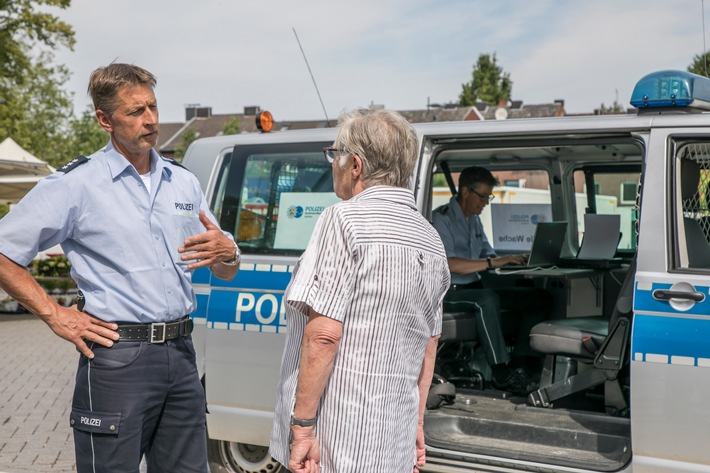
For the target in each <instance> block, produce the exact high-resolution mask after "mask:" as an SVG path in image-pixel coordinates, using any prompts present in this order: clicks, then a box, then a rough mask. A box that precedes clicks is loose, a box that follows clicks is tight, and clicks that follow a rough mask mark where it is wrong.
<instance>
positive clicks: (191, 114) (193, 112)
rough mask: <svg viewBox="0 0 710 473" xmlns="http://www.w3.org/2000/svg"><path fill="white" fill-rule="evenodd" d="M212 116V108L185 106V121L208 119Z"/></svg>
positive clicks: (198, 105) (197, 105) (193, 105)
mask: <svg viewBox="0 0 710 473" xmlns="http://www.w3.org/2000/svg"><path fill="white" fill-rule="evenodd" d="M211 116H212V107H201V106H200V104H189V105H185V121H186V122H189V121H190V120H192V119H193V118H209V117H211Z"/></svg>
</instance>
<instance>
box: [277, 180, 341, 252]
mask: <svg viewBox="0 0 710 473" xmlns="http://www.w3.org/2000/svg"><path fill="white" fill-rule="evenodd" d="M336 202H340V199H339V198H338V197H337V196H336V195H335V192H282V193H281V199H280V202H279V219H278V225H277V226H276V238H275V239H274V248H275V249H280V250H303V249H305V248H306V245H308V240H309V239H310V238H311V233H312V232H313V227H315V225H316V221H318V217H320V214H321V213H323V211H324V210H325V209H326V207H330V206H331V205H333V204H335V203H336Z"/></svg>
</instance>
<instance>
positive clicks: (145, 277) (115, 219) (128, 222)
mask: <svg viewBox="0 0 710 473" xmlns="http://www.w3.org/2000/svg"><path fill="white" fill-rule="evenodd" d="M150 160H151V166H150V180H151V186H150V187H151V191H150V192H148V189H147V188H146V186H145V185H144V184H143V182H142V180H141V178H140V176H139V175H138V173H137V172H136V169H135V168H134V167H133V166H132V165H131V164H130V163H129V162H128V160H126V159H125V158H124V157H123V156H122V155H121V154H120V153H119V152H118V151H116V149H115V148H114V147H113V146H112V144H111V143H109V145H108V146H106V148H104V149H102V150H100V151H98V152H96V153H94V154H93V155H91V156H90V157H89V158H88V159H87V158H81V159H79V161H78V162H77V163H76V164H75V166H74V167H73V168H71V166H69V167H70V168H71V169H70V170H68V171H67V172H61V170H60V171H59V172H56V173H55V174H53V175H51V176H49V177H47V178H45V179H43V180H42V181H40V182H39V183H38V184H37V185H36V186H35V187H34V188H33V189H32V191H30V192H29V193H28V194H27V195H26V196H25V198H24V199H22V200H21V201H20V202H19V203H18V204H17V205H16V206H15V207H14V208H13V209H12V211H11V212H10V213H9V214H8V215H6V216H5V217H4V218H3V219H2V220H0V253H2V254H4V255H5V256H6V257H8V258H9V259H11V260H13V261H14V262H15V263H17V264H20V265H23V266H26V265H27V264H28V263H29V262H30V261H31V260H32V258H34V256H35V255H36V254H37V252H38V251H41V250H44V249H46V248H49V247H51V246H53V245H56V244H61V246H62V249H63V250H64V253H65V254H66V256H67V258H68V259H69V261H70V262H71V264H72V270H71V276H72V278H73V279H74V280H75V281H76V283H77V286H78V288H79V289H80V290H81V291H82V293H83V294H84V296H85V298H86V304H85V308H84V310H85V311H86V312H88V313H90V314H92V315H94V316H96V317H98V318H100V319H102V320H105V321H112V322H113V321H116V322H119V321H123V322H139V323H149V322H165V321H170V320H175V319H177V318H179V317H181V316H183V315H185V314H189V313H191V312H192V311H193V310H194V309H195V298H194V294H193V290H192V286H191V280H192V272H191V271H190V270H189V269H187V263H183V262H182V261H181V260H180V255H179V253H178V252H177V248H178V247H179V246H182V244H183V242H184V240H185V238H186V237H188V236H191V235H195V234H198V233H202V232H204V231H205V228H204V226H203V225H202V223H200V221H199V212H200V210H204V211H205V212H206V214H207V216H208V217H209V218H210V220H212V221H213V222H215V218H214V216H213V215H212V213H211V212H210V211H209V209H208V206H207V203H206V201H205V198H204V195H203V193H202V190H201V189H200V185H199V182H198V181H197V179H196V178H195V176H194V175H193V174H192V173H190V172H189V171H187V170H186V169H184V168H182V167H181V166H179V165H177V164H175V163H174V162H172V161H170V160H167V159H165V158H162V157H160V156H159V155H158V154H157V153H156V152H155V151H154V150H151V157H150ZM230 238H231V236H230Z"/></svg>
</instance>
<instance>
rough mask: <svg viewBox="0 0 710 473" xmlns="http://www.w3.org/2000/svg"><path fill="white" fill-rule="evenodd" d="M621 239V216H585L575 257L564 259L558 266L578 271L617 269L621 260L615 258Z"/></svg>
mask: <svg viewBox="0 0 710 473" xmlns="http://www.w3.org/2000/svg"><path fill="white" fill-rule="evenodd" d="M620 239H621V216H620V215H614V214H585V215H584V237H583V238H582V243H581V244H580V246H579V251H578V252H577V256H576V257H565V258H562V259H561V260H560V266H563V267H565V268H580V269H606V268H614V267H618V266H620V265H621V263H622V261H623V260H622V259H621V258H615V257H614V255H615V254H616V247H617V246H618V245H619V240H620Z"/></svg>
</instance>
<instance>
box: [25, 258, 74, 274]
mask: <svg viewBox="0 0 710 473" xmlns="http://www.w3.org/2000/svg"><path fill="white" fill-rule="evenodd" d="M70 270H71V263H70V262H69V260H68V259H67V257H66V256H64V255H60V256H53V257H51V258H47V259H43V260H34V261H32V262H31V263H30V271H31V272H32V273H33V274H34V275H35V276H36V277H37V278H56V277H67V276H69V271H70Z"/></svg>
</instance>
